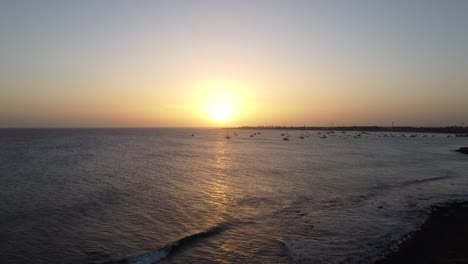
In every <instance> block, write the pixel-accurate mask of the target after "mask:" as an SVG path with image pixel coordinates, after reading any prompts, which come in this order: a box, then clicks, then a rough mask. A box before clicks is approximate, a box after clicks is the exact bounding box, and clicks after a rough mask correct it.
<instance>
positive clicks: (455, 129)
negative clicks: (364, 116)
mask: <svg viewBox="0 0 468 264" xmlns="http://www.w3.org/2000/svg"><path fill="white" fill-rule="evenodd" d="M229 129H255V130H326V131H333V130H336V131H366V132H406V133H442V134H468V127H462V126H448V127H411V126H394V127H384V126H334V127H313V126H301V127H297V126H242V127H236V128H232V127H231V128H229Z"/></svg>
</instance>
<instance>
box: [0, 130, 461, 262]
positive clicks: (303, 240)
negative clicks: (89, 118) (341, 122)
mask: <svg viewBox="0 0 468 264" xmlns="http://www.w3.org/2000/svg"><path fill="white" fill-rule="evenodd" d="M231 132H236V133H238V134H239V135H238V136H234V135H233V136H232V137H231V139H225V138H224V137H225V136H226V131H225V130H208V129H205V130H204V129H100V130H92V129H81V130H79V129H78V130H72V129H64V130H0V263H87V262H92V263H114V262H118V261H121V262H119V263H142V264H143V263H156V262H158V263H288V262H289V263H294V262H297V263H369V262H372V261H373V260H375V259H376V258H377V257H378V256H379V254H381V253H382V252H383V251H385V250H387V249H389V248H390V247H391V246H392V245H394V244H395V243H396V242H397V241H398V240H399V239H400V238H401V236H402V235H403V234H405V233H406V232H408V231H410V230H412V229H413V228H415V226H417V225H418V224H420V223H421V222H422V221H423V220H424V216H425V215H426V213H427V210H428V207H429V205H431V204H433V203H438V202H444V201H448V200H452V199H460V200H462V199H466V198H468V174H467V171H468V156H466V155H462V154H459V153H456V152H453V151H452V150H453V149H457V148H458V147H460V146H463V145H468V139H467V138H454V137H451V138H447V136H446V135H423V134H419V135H417V136H416V137H408V136H409V134H407V135H404V134H390V133H387V134H386V133H380V134H379V133H369V134H363V135H362V136H361V137H359V138H355V137H354V136H353V134H354V133H351V132H348V133H341V132H337V133H335V134H328V135H327V138H321V137H320V136H321V135H318V132H312V131H311V132H304V134H310V136H306V137H305V139H299V138H298V136H299V135H300V134H301V133H302V132H301V131H295V132H290V135H291V140H289V141H283V140H282V137H281V136H280V134H281V133H283V132H285V131H274V130H271V131H261V134H260V135H256V136H254V137H250V135H251V134H253V133H254V132H257V131H248V130H238V131H231ZM192 133H195V136H194V137H192V136H191V135H192ZM423 136H424V137H423Z"/></svg>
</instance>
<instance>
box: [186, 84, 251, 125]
mask: <svg viewBox="0 0 468 264" xmlns="http://www.w3.org/2000/svg"><path fill="white" fill-rule="evenodd" d="M196 87H197V88H196V89H195V90H196V94H197V97H196V99H195V100H196V101H197V104H198V105H199V108H198V109H199V110H200V112H199V113H200V114H201V116H202V118H203V119H205V120H206V121H208V120H209V121H208V122H209V123H211V124H213V122H214V123H218V124H221V123H222V124H224V125H226V124H228V123H229V124H230V125H233V124H234V123H237V122H239V119H240V118H244V117H243V115H245V114H246V113H247V112H248V110H250V108H249V100H250V99H249V98H250V96H251V94H252V89H250V85H248V83H247V82H245V81H238V80H205V81H202V82H200V83H199V84H197V85H196Z"/></svg>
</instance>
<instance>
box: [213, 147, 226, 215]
mask: <svg viewBox="0 0 468 264" xmlns="http://www.w3.org/2000/svg"><path fill="white" fill-rule="evenodd" d="M226 145H227V142H226V141H225V140H218V141H217V142H216V144H215V146H214V152H215V159H214V164H213V168H214V172H213V178H212V180H211V182H210V185H211V186H210V194H209V197H210V201H209V203H210V204H212V205H214V206H215V210H216V211H217V215H218V216H219V217H220V218H222V219H219V220H225V219H224V218H225V216H226V215H227V213H228V210H227V209H228V202H229V196H228V193H229V186H228V180H229V176H228V172H229V169H230V167H231V160H230V159H229V156H228V154H227V149H226V148H227V146H226Z"/></svg>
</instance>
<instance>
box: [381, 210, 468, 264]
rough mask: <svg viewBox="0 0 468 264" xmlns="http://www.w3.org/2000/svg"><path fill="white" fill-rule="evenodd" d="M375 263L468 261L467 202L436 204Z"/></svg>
mask: <svg viewBox="0 0 468 264" xmlns="http://www.w3.org/2000/svg"><path fill="white" fill-rule="evenodd" d="M376 263H378V264H392V263H468V202H466V201H465V202H453V203H449V204H445V205H438V206H434V207H433V211H432V212H431V214H430V215H429V217H428V219H427V220H426V221H425V222H424V224H423V225H422V226H421V227H420V228H419V229H418V230H417V231H415V232H412V233H410V234H408V236H407V238H406V239H405V240H404V241H403V242H402V243H401V244H400V246H399V247H398V249H397V250H396V251H393V252H390V253H389V254H387V255H386V256H385V257H384V258H383V259H381V260H379V261H377V262H376Z"/></svg>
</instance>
